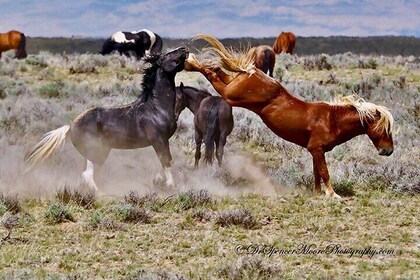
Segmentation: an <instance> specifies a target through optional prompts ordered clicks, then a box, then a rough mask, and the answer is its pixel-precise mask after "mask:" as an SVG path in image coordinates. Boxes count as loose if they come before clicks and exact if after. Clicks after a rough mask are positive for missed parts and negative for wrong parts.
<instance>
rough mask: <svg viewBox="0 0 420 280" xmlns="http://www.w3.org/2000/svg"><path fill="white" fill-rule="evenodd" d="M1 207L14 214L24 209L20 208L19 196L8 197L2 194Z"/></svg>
mask: <svg viewBox="0 0 420 280" xmlns="http://www.w3.org/2000/svg"><path fill="white" fill-rule="evenodd" d="M0 205H3V206H4V207H5V208H6V210H7V211H8V212H11V213H14V214H16V213H18V212H20V211H22V207H21V206H20V198H19V196H18V195H6V194H3V193H1V194H0Z"/></svg>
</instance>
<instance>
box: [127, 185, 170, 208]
mask: <svg viewBox="0 0 420 280" xmlns="http://www.w3.org/2000/svg"><path fill="white" fill-rule="evenodd" d="M170 199H171V197H169V198H167V199H162V198H160V197H159V196H158V194H157V193H154V192H153V193H146V194H145V195H140V194H139V193H138V192H137V191H133V190H131V191H129V192H128V194H126V195H125V196H124V202H125V203H126V204H130V205H132V206H136V207H143V208H146V209H150V210H152V211H159V210H160V209H161V208H162V207H163V206H164V205H165V204H167V203H168V202H169V200H170Z"/></svg>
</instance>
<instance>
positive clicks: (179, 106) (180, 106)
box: [175, 83, 187, 120]
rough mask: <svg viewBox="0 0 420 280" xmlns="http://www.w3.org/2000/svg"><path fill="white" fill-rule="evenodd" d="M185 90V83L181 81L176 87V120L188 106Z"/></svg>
mask: <svg viewBox="0 0 420 280" xmlns="http://www.w3.org/2000/svg"><path fill="white" fill-rule="evenodd" d="M183 90H184V84H183V83H181V84H180V85H179V87H177V88H176V99H175V100H176V101H175V119H176V120H178V118H179V115H180V114H181V113H182V111H183V110H184V109H185V107H186V106H187V105H186V100H185V96H184V92H183Z"/></svg>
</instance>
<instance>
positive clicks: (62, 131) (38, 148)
mask: <svg viewBox="0 0 420 280" xmlns="http://www.w3.org/2000/svg"><path fill="white" fill-rule="evenodd" d="M69 131H70V125H65V126H62V127H60V128H57V129H56V130H52V131H50V132H47V133H46V134H45V135H44V136H43V137H42V139H41V141H39V142H38V144H36V145H35V146H34V147H33V148H32V150H31V151H30V152H29V153H28V154H26V156H25V164H26V168H25V173H26V172H28V171H30V170H31V169H32V168H34V167H35V166H37V165H38V164H40V163H41V162H42V161H44V160H45V159H46V158H48V157H49V156H50V155H51V154H52V153H54V152H55V151H57V150H59V149H60V148H61V147H62V146H63V145H64V143H65V141H66V136H67V133H68V132H69Z"/></svg>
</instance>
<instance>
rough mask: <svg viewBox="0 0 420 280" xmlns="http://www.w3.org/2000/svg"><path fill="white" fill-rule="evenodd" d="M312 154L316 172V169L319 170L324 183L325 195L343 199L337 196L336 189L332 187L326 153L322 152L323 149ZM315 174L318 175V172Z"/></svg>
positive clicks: (313, 151)
mask: <svg viewBox="0 0 420 280" xmlns="http://www.w3.org/2000/svg"><path fill="white" fill-rule="evenodd" d="M310 152H311V154H312V157H313V162H314V170H315V168H316V169H317V170H318V174H319V176H320V177H321V178H322V180H323V181H324V184H325V195H326V196H327V197H333V198H337V199H341V197H340V196H339V195H338V194H336V193H335V191H334V189H333V188H332V187H331V182H330V175H329V173H328V167H327V162H326V161H325V155H324V151H322V150H321V149H316V150H312V151H310ZM315 174H316V172H314V175H315ZM316 180H317V178H316V177H315V189H316V188H317V186H316ZM318 180H319V178H318ZM319 188H320V185H319Z"/></svg>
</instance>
